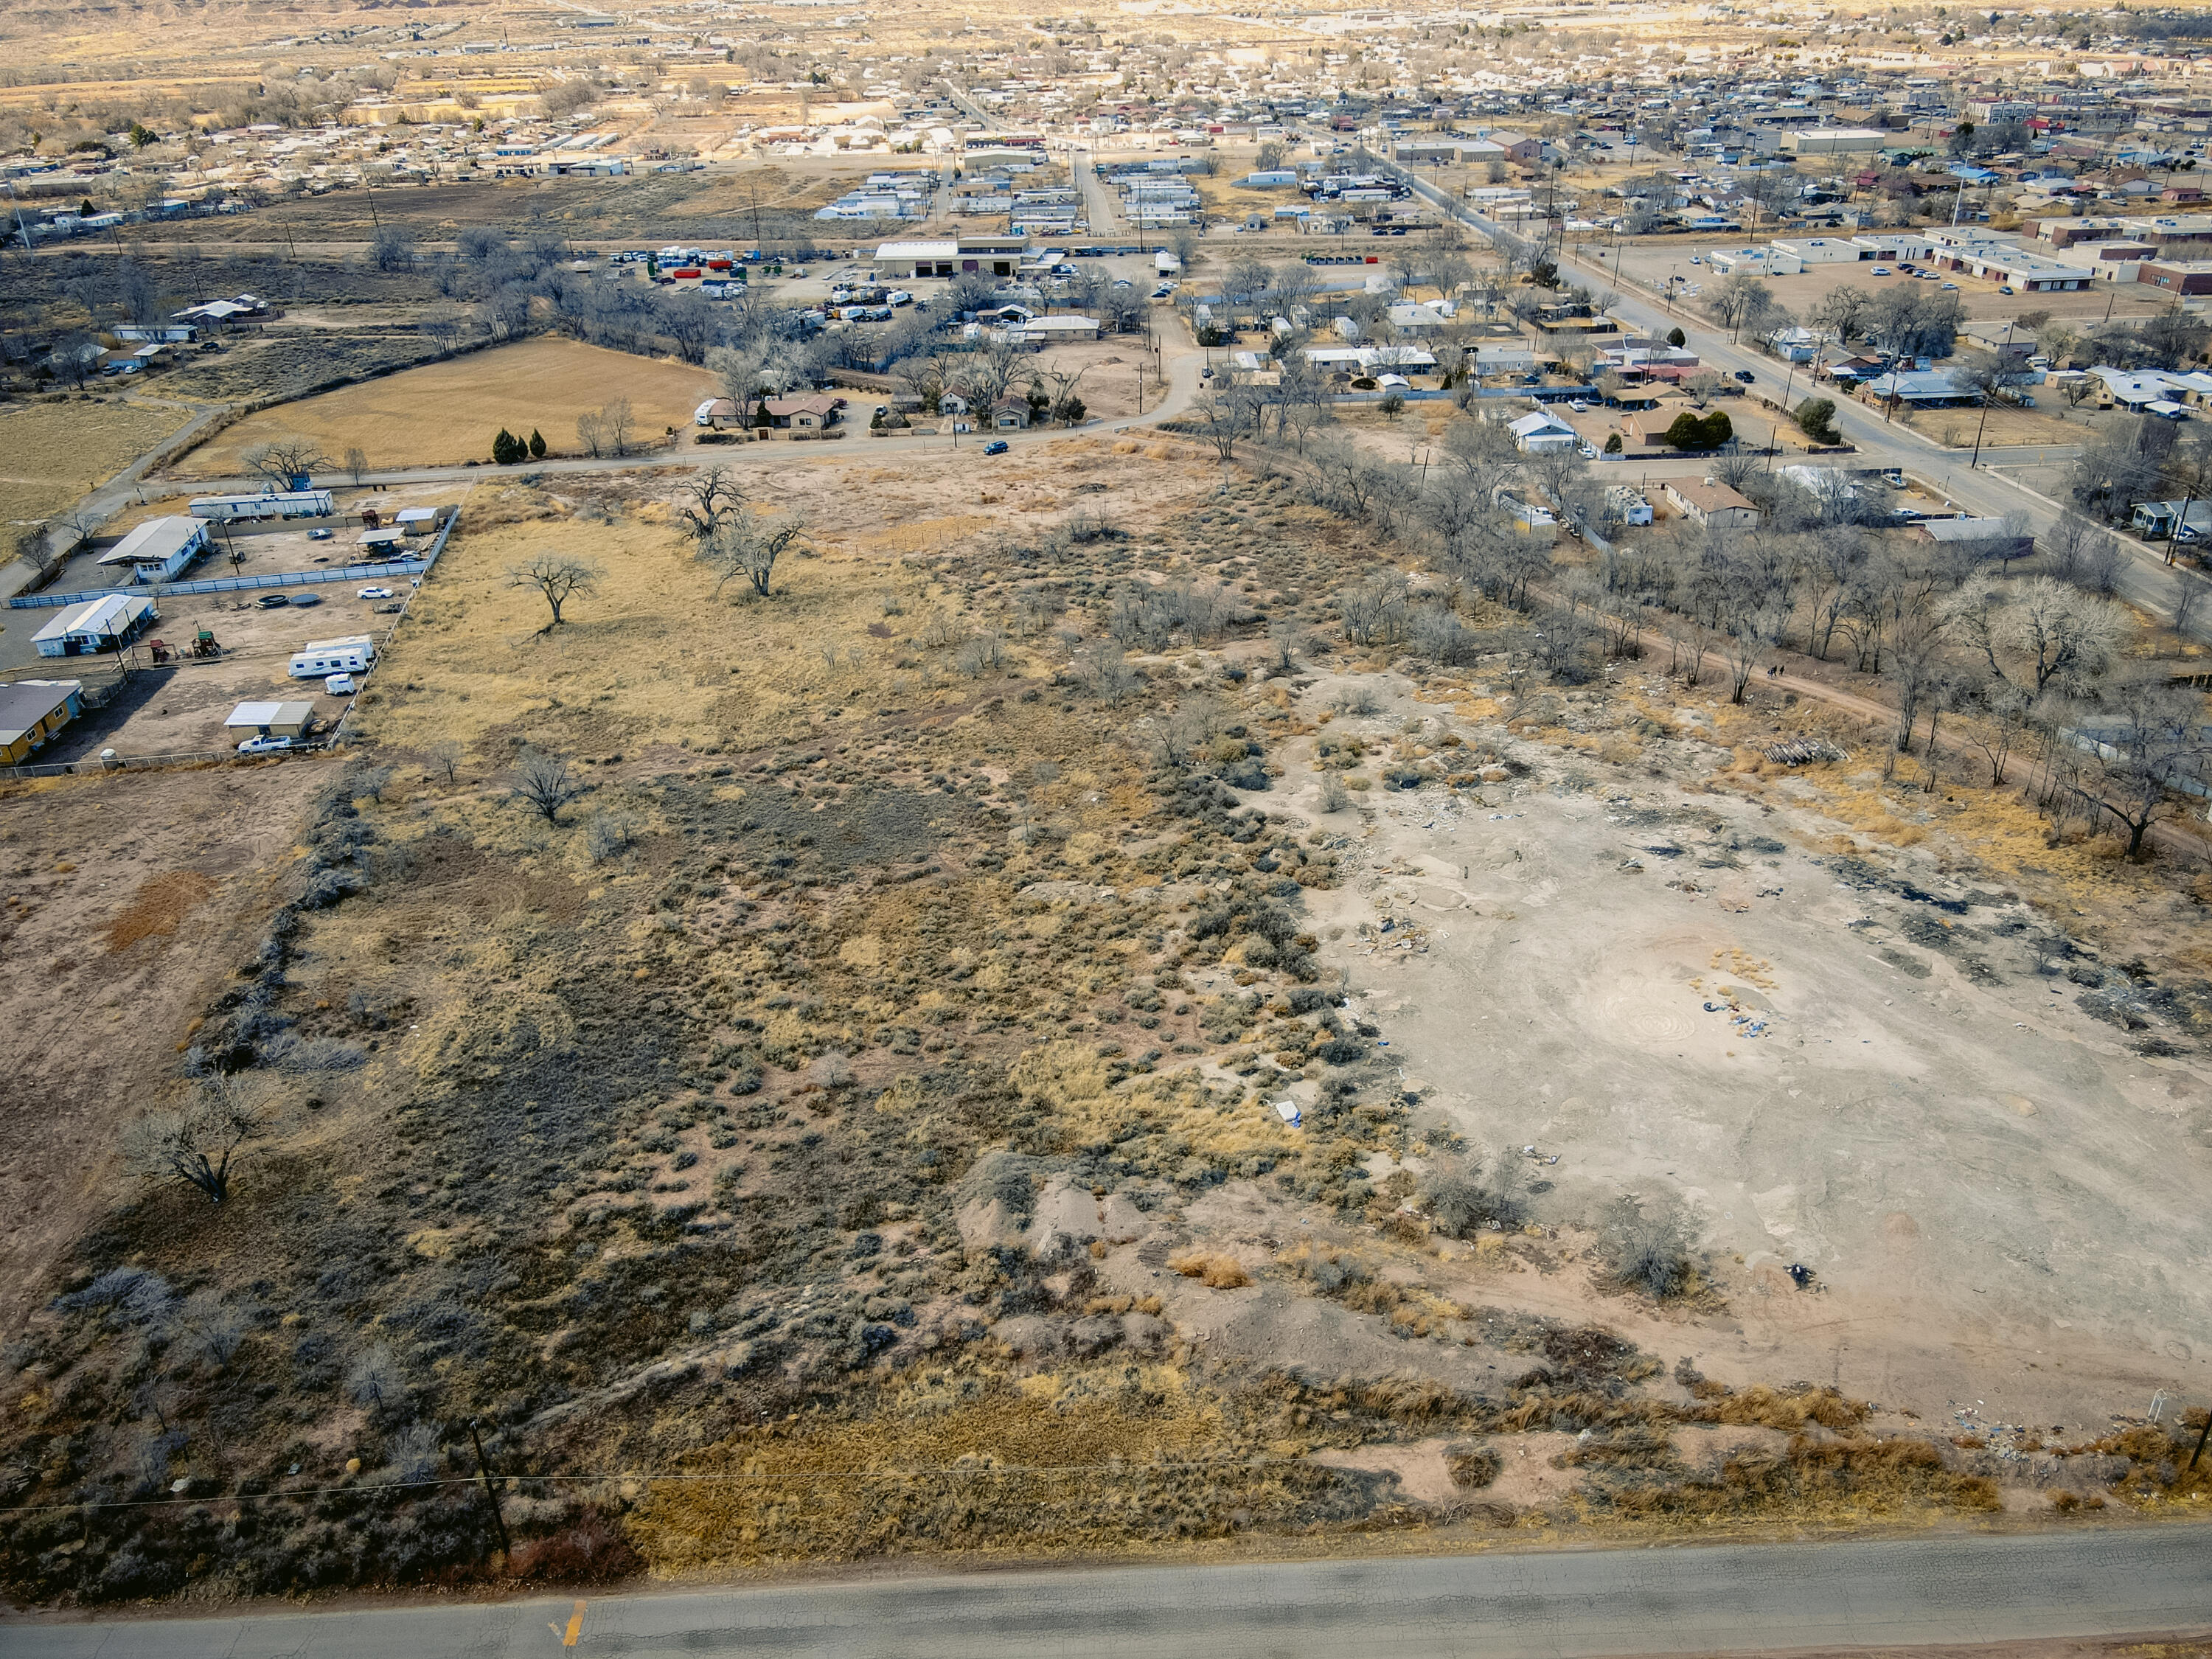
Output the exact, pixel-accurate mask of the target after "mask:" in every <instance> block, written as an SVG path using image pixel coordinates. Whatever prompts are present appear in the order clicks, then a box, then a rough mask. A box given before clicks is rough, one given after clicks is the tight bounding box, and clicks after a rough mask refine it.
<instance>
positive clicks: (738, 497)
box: [676, 465, 745, 547]
mask: <svg viewBox="0 0 2212 1659" xmlns="http://www.w3.org/2000/svg"><path fill="white" fill-rule="evenodd" d="M744 501H745V492H744V486H743V485H742V484H740V483H738V479H737V475H736V474H735V473H734V472H732V471H731V470H730V469H729V468H728V467H726V466H723V465H714V466H710V467H708V469H707V470H706V471H703V472H695V473H693V474H692V475H691V476H690V477H689V478H686V479H685V480H684V482H683V483H680V484H678V485H677V486H676V517H677V521H678V523H680V524H681V525H682V526H684V534H685V535H687V536H689V537H690V538H691V539H692V541H693V542H694V543H695V544H696V545H698V546H700V547H704V546H706V544H708V543H709V542H711V541H713V540H714V532H716V531H718V530H720V528H721V527H722V521H723V520H725V519H726V518H727V517H728V516H729V515H730V514H731V513H734V512H737V511H738V509H739V508H741V507H744Z"/></svg>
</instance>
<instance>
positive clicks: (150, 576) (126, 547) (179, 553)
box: [99, 514, 208, 582]
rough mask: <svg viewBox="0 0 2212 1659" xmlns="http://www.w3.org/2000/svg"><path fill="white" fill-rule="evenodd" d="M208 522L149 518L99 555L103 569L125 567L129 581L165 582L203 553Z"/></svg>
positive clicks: (189, 519)
mask: <svg viewBox="0 0 2212 1659" xmlns="http://www.w3.org/2000/svg"><path fill="white" fill-rule="evenodd" d="M207 544H208V521H207V520H205V519H199V518H188V517H185V516H184V515H182V514H176V515H172V516H168V517H165V518H159V519H149V520H146V522H145V523H143V524H142V525H140V526H137V528H135V529H134V530H132V531H131V533H130V534H129V535H127V536H125V538H123V539H122V540H121V541H119V542H118V543H117V544H115V545H114V546H113V547H112V548H110V549H109V550H107V551H106V552H105V553H103V554H101V555H100V560H99V563H100V568H102V569H115V568H125V569H128V570H129V571H130V572H131V580H133V581H139V582H165V581H168V580H173V578H174V577H176V576H177V575H178V574H179V573H181V572H182V571H183V570H184V568H185V566H186V565H189V564H190V563H191V562H192V561H193V560H194V559H196V558H197V557H198V556H200V554H201V553H202V552H204V550H206V548H207Z"/></svg>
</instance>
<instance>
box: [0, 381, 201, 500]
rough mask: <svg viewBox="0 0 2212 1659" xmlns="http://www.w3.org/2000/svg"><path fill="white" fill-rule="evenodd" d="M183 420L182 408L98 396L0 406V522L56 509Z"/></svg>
mask: <svg viewBox="0 0 2212 1659" xmlns="http://www.w3.org/2000/svg"><path fill="white" fill-rule="evenodd" d="M188 418H189V416H188V414H187V411H185V410H181V409H173V408H156V407H149V406H147V405H144V404H126V403H121V402H112V403H111V402H102V401H97V400H94V401H88V402H82V403H80V402H77V401H76V400H73V399H64V400H62V401H58V402H55V403H42V404H12V405H10V406H9V407H8V408H6V409H5V410H0V523H15V522H21V521H23V520H33V519H42V518H45V517H46V516H47V515H48V514H50V513H58V512H59V511H61V510H62V509H63V508H64V507H67V506H68V505H69V504H70V502H72V501H76V499H77V498H78V497H79V496H81V495H87V494H88V493H89V492H90V491H91V490H92V489H94V487H95V486H97V485H99V484H100V483H104V482H106V480H107V479H108V478H109V477H112V476H113V475H114V474H115V473H117V472H118V471H121V470H122V469H123V468H124V467H125V466H127V465H130V463H131V461H132V460H134V459H137V457H138V456H140V455H143V453H145V452H146V451H147V450H149V449H150V448H152V447H154V446H155V444H157V443H159V442H161V440H162V439H164V438H166V437H167V436H168V435H170V434H171V433H172V432H174V431H175V430H176V429H177V428H179V427H180V426H182V425H184V423H185V421H186V420H187V419H188Z"/></svg>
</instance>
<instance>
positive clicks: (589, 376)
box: [178, 339, 713, 478]
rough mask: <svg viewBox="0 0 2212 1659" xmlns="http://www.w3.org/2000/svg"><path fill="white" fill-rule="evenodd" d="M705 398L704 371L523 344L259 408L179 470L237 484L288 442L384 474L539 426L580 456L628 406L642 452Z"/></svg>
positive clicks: (563, 343)
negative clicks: (591, 419)
mask: <svg viewBox="0 0 2212 1659" xmlns="http://www.w3.org/2000/svg"><path fill="white" fill-rule="evenodd" d="M712 390H713V380H712V377H711V376H710V375H709V374H708V373H707V371H706V370H704V369H702V368H690V367H687V366H685V365H684V364H681V363H676V362H662V361H659V360H656V359H653V358H647V357H634V356H629V354H628V353H626V352H620V351H609V350H606V349H604V348H603V347H599V346H590V345H583V344H580V343H577V342H575V341H573V340H551V339H537V340H526V341H524V342H523V343H520V344H519V345H508V346H495V347H494V348H492V349H489V350H487V351H478V352H472V353H471V354H469V355H467V356H459V357H453V358H448V359H447V360H446V361H445V362H438V363H427V364H425V365H423V366H422V368H410V369H405V370H403V371H401V372H400V373H398V374H391V375H387V376H386V377H385V378H384V379H382V380H370V381H367V382H365V383H363V384H362V385H360V386H345V387H343V388H341V389H340V390H338V391H337V392H325V393H323V394H322V395H321V396H320V397H317V398H305V399H303V400H302V401H301V402H299V403H295V404H280V405H279V406H277V407H276V408H274V409H266V410H262V411H261V412H259V413H258V414H256V415H252V416H247V417H246V419H245V420H243V421H240V422H238V424H237V425H235V426H233V427H230V428H227V429H225V430H224V431H223V432H222V433H221V434H219V435H217V436H216V437H215V438H213V439H211V440H210V441H208V442H207V443H204V444H203V445H201V446H200V447H198V448H197V449H194V450H193V451H191V453H189V454H188V455H186V456H185V458H184V459H182V460H181V461H179V463H178V466H179V470H180V471H183V472H184V473H185V475H186V476H188V477H203V478H215V477H236V476H237V475H239V474H240V473H241V472H243V471H245V470H246V468H245V461H244V459H243V458H244V456H245V454H246V451H248V450H250V449H252V447H254V446H255V445H256V444H261V443H266V442H268V441H270V439H272V438H275V437H277V436H279V435H283V434H287V433H299V434H301V435H305V436H307V437H309V438H313V440H314V441H316V442H317V443H319V444H320V445H321V446H322V447H323V449H324V451H325V453H327V454H328V455H329V456H330V457H331V459H332V461H333V463H335V462H336V461H337V459H339V458H340V457H342V456H343V455H344V453H345V452H346V451H347V450H348V449H349V448H353V447H359V448H361V449H362V451H364V452H365V453H367V454H368V459H369V464H370V465H372V466H375V467H380V468H382V467H393V466H429V465H441V464H442V465H452V464H453V463H456V462H460V461H467V460H484V459H489V458H490V455H491V441H492V435H494V434H495V433H496V432H497V431H498V430H499V429H500V428H501V427H502V426H504V427H507V428H509V429H510V430H512V431H513V432H514V433H515V434H517V435H519V436H521V437H528V436H529V435H530V433H531V432H532V429H533V428H534V429H536V430H537V431H539V432H542V433H544V435H545V441H546V443H547V444H548V445H549V446H550V448H551V450H552V452H553V453H556V454H576V453H581V446H580V444H579V442H578V441H577V436H576V417H577V416H580V415H582V414H585V413H586V412H587V411H589V410H595V409H599V408H600V407H602V406H604V405H605V404H608V403H611V402H612V401H613V400H614V399H616V398H629V401H630V404H631V407H632V409H633V410H634V411H635V420H636V423H635V437H634V440H633V441H635V442H637V443H644V442H647V441H651V440H653V439H654V438H657V437H659V435H661V433H662V431H663V429H664V428H668V427H671V426H673V427H678V428H680V427H684V426H687V425H688V424H690V419H691V411H692V410H694V409H696V407H697V406H698V404H699V400H700V399H701V398H703V397H705V396H706V395H707V394H708V392H710V391H712Z"/></svg>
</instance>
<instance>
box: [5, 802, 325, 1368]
mask: <svg viewBox="0 0 2212 1659" xmlns="http://www.w3.org/2000/svg"><path fill="white" fill-rule="evenodd" d="M324 773H325V768H324V767H322V766H321V765H319V764H318V763H313V762H289V763H284V764H283V765H264V766H259V767H247V768H239V767H233V766H226V767H222V768H219V769H208V770H202V771H186V772H161V773H153V772H148V773H127V774H124V775H119V776H113V777H100V778H62V779H53V780H49V781H45V782H42V783H37V784H26V785H14V786H9V787H8V789H7V791H6V799H4V801H0V872H4V884H5V904H4V908H0V1006H4V1007H5V1008H6V1009H7V1010H8V1018H7V1020H6V1021H5V1022H4V1024H5V1033H4V1035H0V1065H4V1066H5V1067H6V1071H7V1075H8V1079H9V1086H8V1087H7V1088H6V1089H4V1090H0V1101H4V1102H5V1104H4V1106H0V1126H4V1128H5V1131H6V1133H7V1135H8V1140H9V1155H8V1157H7V1158H5V1159H3V1160H0V1212H4V1213H5V1216H6V1220H5V1222H4V1223H0V1321H4V1322H5V1323H6V1327H7V1328H8V1329H9V1331H11V1332H12V1331H15V1330H16V1329H19V1328H20V1327H21V1321H22V1319H23V1317H24V1316H25V1315H26V1314H27V1311H28V1310H29V1308H30V1307H31V1306H32V1305H33V1304H35V1303H36V1302H38V1301H40V1299H42V1298H43V1297H44V1296H45V1295H46V1293H47V1292H46V1290H45V1289H44V1287H45V1286H46V1285H48V1284H50V1283H51V1280H50V1278H49V1275H50V1274H51V1273H52V1272H53V1271H54V1268H55V1264H56V1262H57V1261H58V1259H59V1257H60V1256H61V1255H63V1253H64V1251H65V1250H66V1249H67V1247H68V1246H69V1244H70V1241H71V1240H72V1239H74V1238H76V1237H77V1236H78V1235H79V1234H80V1233H81V1232H82V1230H83V1229H84V1227H85V1226H86V1225H87V1224H88V1221H90V1220H91V1218H94V1217H96V1216H98V1215H99V1214H100V1213H102V1212H104V1211H106V1209H107V1207H108V1206H111V1205H112V1203H113V1202H114V1201H115V1199H116V1197H117V1195H118V1193H119V1192H121V1191H123V1190H125V1188H124V1187H123V1186H122V1185H120V1184H119V1182H118V1173H117V1161H116V1134H117V1131H118V1127H119V1126H120V1125H121V1123H122V1122H123V1121H124V1120H125V1118H127V1117H129V1116H130V1115H133V1114H134V1113H136V1112H137V1111H138V1110H141V1109H143V1107H144V1106H145V1105H146V1104H147V1103H149V1102H151V1101H155V1100H158V1099H161V1098H162V1097H165V1096H166V1095H167V1092H168V1091H169V1090H170V1089H171V1087H172V1080H171V1075H170V1074H171V1072H172V1070H173V1066H174V1065H175V1062H176V1054H175V1052H174V1049H175V1048H176V1047H177V1046H179V1045H180V1044H181V1043H182V1042H184V1041H185V1036H186V1033H187V1030H188V1029H189V1027H190V1025H191V1023H192V1021H193V1019H194V1018H195V1017H196V1016H197V1015H198V1014H199V1013H200V1012H201V1010H202V1008H203V1006H204V1004H205V1002H206V1000H208V998H209V997H210V996H211V995H213V994H215V993H216V990H217V989H218V988H219V987H220V986H221V984H222V981H223V980H224V979H225V978H226V977H228V975H229V973H230V971H231V969H233V968H234V966H235V965H236V963H237V962H238V961H239V959H240V952H242V951H245V950H246V948H247V942H248V940H250V939H251V937H252V933H253V931H254V930H255V929H256V928H257V927H259V926H260V925H261V924H262V921H263V920H264V917H265V916H266V915H267V913H268V910H269V908H270V905H271V904H273V903H274V902H275V900H274V899H273V897H272V896H271V894H270V888H271V884H272V879H273V876H274V872H276V871H277V870H278V869H280V868H281V866H282V864H283V859H284V856H285V854H286V853H287V851H288V849H289V847H290V845H291V838H292V835H293V831H294V827H295V824H296V823H297V820H298V817H299V814H300V811H301V804H302V803H303V802H304V801H305V800H306V799H307V796H308V794H309V793H312V792H313V790H314V789H315V788H316V787H319V784H320V783H321V782H322V781H323V778H324Z"/></svg>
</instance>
